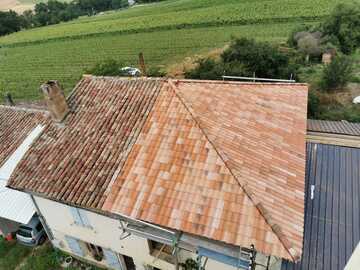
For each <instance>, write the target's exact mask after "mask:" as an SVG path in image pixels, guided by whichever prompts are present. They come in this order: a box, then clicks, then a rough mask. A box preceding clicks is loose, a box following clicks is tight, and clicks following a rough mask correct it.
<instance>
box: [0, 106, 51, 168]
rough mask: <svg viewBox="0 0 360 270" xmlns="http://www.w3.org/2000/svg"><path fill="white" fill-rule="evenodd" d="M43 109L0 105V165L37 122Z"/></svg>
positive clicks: (40, 121)
mask: <svg viewBox="0 0 360 270" xmlns="http://www.w3.org/2000/svg"><path fill="white" fill-rule="evenodd" d="M44 113H45V112H44V111H40V110H33V109H24V108H20V107H10V106H3V105H0V167H1V166H2V165H3V164H4V163H5V161H6V160H7V159H8V158H9V157H10V155H11V154H12V153H13V152H14V151H15V150H16V149H17V148H18V147H19V146H20V144H21V143H22V142H23V141H24V140H25V138H26V137H27V135H28V134H29V133H30V131H31V130H32V129H34V128H35V127H36V126H37V125H38V124H42V123H44V122H45V121H46V116H45V114H44Z"/></svg>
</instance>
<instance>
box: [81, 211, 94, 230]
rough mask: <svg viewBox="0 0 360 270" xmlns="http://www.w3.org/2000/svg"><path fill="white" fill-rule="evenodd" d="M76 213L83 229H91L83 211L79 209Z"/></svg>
mask: <svg viewBox="0 0 360 270" xmlns="http://www.w3.org/2000/svg"><path fill="white" fill-rule="evenodd" d="M78 212H79V215H80V218H81V221H82V225H83V226H84V227H89V228H91V224H90V221H89V219H88V217H87V214H86V212H85V211H84V210H82V209H79V210H78Z"/></svg>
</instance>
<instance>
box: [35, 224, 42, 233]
mask: <svg viewBox="0 0 360 270" xmlns="http://www.w3.org/2000/svg"><path fill="white" fill-rule="evenodd" d="M35 229H36V231H37V232H40V231H42V229H43V225H42V224H41V222H39V223H38V225H36V227H35Z"/></svg>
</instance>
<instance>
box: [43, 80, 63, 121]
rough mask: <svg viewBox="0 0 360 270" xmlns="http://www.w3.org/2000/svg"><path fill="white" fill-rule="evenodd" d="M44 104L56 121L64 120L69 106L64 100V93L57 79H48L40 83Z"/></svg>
mask: <svg viewBox="0 0 360 270" xmlns="http://www.w3.org/2000/svg"><path fill="white" fill-rule="evenodd" d="M40 90H41V91H42V92H43V94H44V97H45V101H46V105H47V107H48V109H49V111H50V114H51V116H52V117H53V119H54V120H55V121H56V122H61V121H62V120H64V118H65V116H66V115H67V114H68V112H69V106H68V104H67V102H66V98H65V94H64V91H63V89H62V88H61V86H60V85H59V82H58V81H48V82H46V83H44V84H43V85H41V87H40Z"/></svg>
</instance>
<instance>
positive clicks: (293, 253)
mask: <svg viewBox="0 0 360 270" xmlns="http://www.w3.org/2000/svg"><path fill="white" fill-rule="evenodd" d="M168 82H169V85H170V86H171V88H172V89H173V91H174V93H175V95H176V96H177V97H178V98H179V100H180V101H181V103H182V104H183V105H184V107H185V108H186V110H187V111H188V112H189V113H190V115H191V116H192V118H193V120H194V121H195V123H196V125H197V126H198V127H199V129H200V130H201V132H202V133H203V135H204V136H205V138H206V139H207V140H208V142H209V143H210V144H211V145H212V147H213V148H214V150H215V151H216V152H217V153H218V155H219V157H220V158H221V159H222V161H223V162H224V164H225V166H226V168H227V169H228V170H229V172H230V173H231V175H232V176H233V177H234V179H235V180H236V181H237V183H238V184H239V185H240V187H241V188H242V189H243V191H244V192H245V194H246V195H247V196H248V197H249V199H250V200H251V202H252V203H253V204H254V206H255V207H256V208H257V210H258V211H259V213H260V214H261V216H262V217H263V218H264V219H265V221H266V223H267V224H268V225H269V226H270V227H271V229H272V231H273V232H274V234H275V235H276V236H277V237H278V239H279V240H280V242H281V243H282V244H283V246H284V248H285V249H286V251H287V252H288V253H289V255H290V256H291V257H292V258H293V259H294V260H295V261H296V260H298V259H300V255H299V254H297V252H296V250H295V249H294V248H293V247H292V244H291V242H290V241H289V240H288V239H287V237H286V236H285V235H284V234H283V233H282V229H281V227H280V226H279V225H278V224H276V223H275V222H274V220H273V218H272V216H271V214H270V213H269V212H268V211H267V210H266V209H265V207H264V205H263V204H262V203H261V201H260V200H259V199H258V198H257V197H256V195H255V193H254V192H253V191H252V190H251V188H250V187H249V186H248V185H247V183H246V182H244V181H241V180H240V179H239V178H238V177H237V176H236V174H235V173H234V172H233V170H232V169H231V167H230V166H229V164H228V161H229V159H228V158H227V157H226V154H225V153H222V151H220V150H219V149H218V148H217V146H216V145H215V144H214V143H213V140H212V139H211V137H210V136H209V134H207V132H206V131H205V130H204V129H203V128H202V126H201V124H200V121H199V119H198V117H197V116H196V114H195V113H194V110H193V109H192V107H191V104H190V103H189V102H187V101H186V99H185V97H184V96H183V95H182V94H181V92H180V90H179V89H178V88H177V86H176V85H175V83H174V82H173V81H171V80H170V79H169V81H168Z"/></svg>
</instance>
